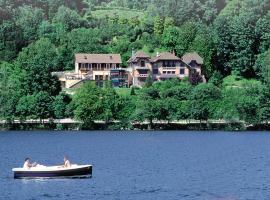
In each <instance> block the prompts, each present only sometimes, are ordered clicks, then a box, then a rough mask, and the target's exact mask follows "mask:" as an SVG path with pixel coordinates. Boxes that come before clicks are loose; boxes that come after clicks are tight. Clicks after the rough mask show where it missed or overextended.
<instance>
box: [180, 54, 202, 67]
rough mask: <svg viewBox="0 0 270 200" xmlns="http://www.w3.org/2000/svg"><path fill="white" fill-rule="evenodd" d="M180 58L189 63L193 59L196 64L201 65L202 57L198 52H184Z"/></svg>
mask: <svg viewBox="0 0 270 200" xmlns="http://www.w3.org/2000/svg"><path fill="white" fill-rule="evenodd" d="M182 60H183V61H184V62H185V63H187V64H190V63H191V62H192V61H193V60H194V61H196V62H197V63H198V64H200V65H202V64H203V58H202V57H201V56H199V54H198V53H196V52H193V53H186V54H185V55H184V56H183V57H182Z"/></svg>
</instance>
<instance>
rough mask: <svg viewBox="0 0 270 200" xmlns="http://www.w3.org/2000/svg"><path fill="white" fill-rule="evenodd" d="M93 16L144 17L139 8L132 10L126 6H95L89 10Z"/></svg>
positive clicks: (98, 17)
mask: <svg viewBox="0 0 270 200" xmlns="http://www.w3.org/2000/svg"><path fill="white" fill-rule="evenodd" d="M91 13H92V15H93V17H94V18H97V19H102V18H105V17H106V16H108V17H113V16H115V15H117V16H118V17H119V18H120V19H131V18H134V17H138V18H139V19H140V20H141V19H142V18H143V17H144V12H143V11H139V10H132V9H128V8H106V7H104V8H102V7H99V8H96V10H94V11H92V12H91Z"/></svg>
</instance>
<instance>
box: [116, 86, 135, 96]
mask: <svg viewBox="0 0 270 200" xmlns="http://www.w3.org/2000/svg"><path fill="white" fill-rule="evenodd" d="M115 91H116V92H117V94H118V95H120V96H129V95H130V91H131V88H115Z"/></svg>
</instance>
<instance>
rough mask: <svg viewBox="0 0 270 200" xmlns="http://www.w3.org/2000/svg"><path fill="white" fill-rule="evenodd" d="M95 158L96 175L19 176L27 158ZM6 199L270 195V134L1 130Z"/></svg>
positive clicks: (217, 199)
mask: <svg viewBox="0 0 270 200" xmlns="http://www.w3.org/2000/svg"><path fill="white" fill-rule="evenodd" d="M64 154H68V155H69V157H70V158H71V160H72V161H73V163H78V164H89V163H90V164H93V178H91V179H60V180H55V179H54V180H14V179H13V174H12V172H11V169H12V168H13V167H18V166H21V165H22V164H23V160H24V158H25V157H27V156H30V157H31V158H32V159H33V160H35V161H37V162H39V163H41V164H45V165H56V164H61V163H62V157H63V155H64ZM0 156H1V157H0V199H1V200H2V199H3V200H4V199H7V200H8V199H12V200H13V199H31V200H35V199H36V200H39V199H45V200H46V199H60V200H63V199H105V200H106V199H108V200H109V199H110V200H113V199H115V200H116V199H121V200H122V199H123V200H128V199H132V200H136V199H142V200H148V199H149V200H151V199H153V200H158V199H161V200H167V199H168V200H171V199H175V200H179V199H184V200H197V199H198V200H242V199H243V200H248V199H250V200H256V199H258V200H264V199H265V200H269V199H270V170H269V169H270V134H269V133H260V132H257V133H242V134H233V133H222V132H210V133H208V132H202V133H199V132H186V133H185V132H148V133H147V132H131V133H127V132H119V133H117V132H74V133H72V132H69V133H64V132H57V133H56V132H28V133H27V132H23V133H22V132H21V133H19V132H9V133H8V132H2V133H0Z"/></svg>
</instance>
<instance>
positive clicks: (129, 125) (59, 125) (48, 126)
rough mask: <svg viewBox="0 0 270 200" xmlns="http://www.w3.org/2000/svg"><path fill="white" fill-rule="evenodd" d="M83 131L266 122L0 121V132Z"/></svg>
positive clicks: (249, 127)
mask: <svg viewBox="0 0 270 200" xmlns="http://www.w3.org/2000/svg"><path fill="white" fill-rule="evenodd" d="M13 130H14V131H36V130H44V131H46V130H47V131H83V130H93V131H99V130H104V131H106V130H108V131H159V130H160V131H163V130H168V131H170V130H172V131H185V130H186V131H239V132H240V131H270V124H269V123H268V122H265V123H258V124H247V123H245V122H243V121H225V120H208V121H199V120H181V121H172V122H168V121H153V122H152V123H150V122H146V121H145V122H120V121H113V122H107V123H106V122H105V121H95V122H93V123H92V124H91V126H88V127H87V126H85V125H84V124H83V123H82V122H79V121H76V120H73V119H62V120H53V119H50V120H49V119H47V120H42V122H41V121H40V120H27V121H24V122H20V121H18V120H15V121H14V122H13V123H7V122H5V121H3V120H2V121H0V131H13Z"/></svg>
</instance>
